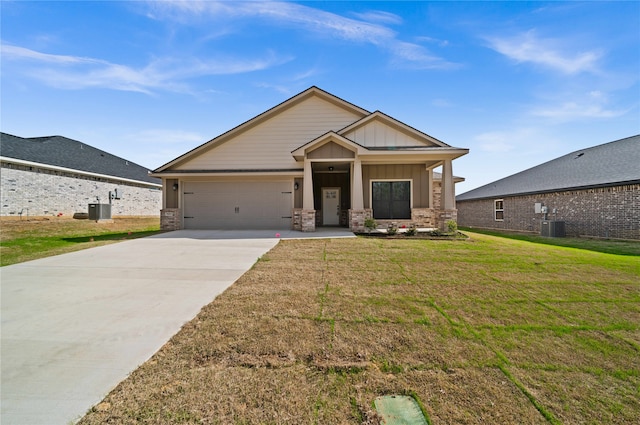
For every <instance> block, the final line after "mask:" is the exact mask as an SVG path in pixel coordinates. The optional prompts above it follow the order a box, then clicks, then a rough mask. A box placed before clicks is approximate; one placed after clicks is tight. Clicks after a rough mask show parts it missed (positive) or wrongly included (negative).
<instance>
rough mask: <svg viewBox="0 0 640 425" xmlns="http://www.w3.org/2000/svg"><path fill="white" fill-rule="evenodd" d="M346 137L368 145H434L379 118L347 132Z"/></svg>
mask: <svg viewBox="0 0 640 425" xmlns="http://www.w3.org/2000/svg"><path fill="white" fill-rule="evenodd" d="M344 137H346V138H347V139H350V140H353V141H354V142H356V143H357V144H359V145H361V146H366V147H389V146H422V145H425V146H432V145H427V144H426V143H425V141H424V139H418V138H417V137H414V136H411V135H409V134H407V133H404V132H402V131H400V130H398V129H395V128H393V127H391V126H389V125H387V124H385V123H382V122H380V121H377V120H372V121H370V122H368V123H366V124H364V125H363V126H361V127H358V128H356V129H355V130H353V131H350V132H348V133H345V134H344Z"/></svg>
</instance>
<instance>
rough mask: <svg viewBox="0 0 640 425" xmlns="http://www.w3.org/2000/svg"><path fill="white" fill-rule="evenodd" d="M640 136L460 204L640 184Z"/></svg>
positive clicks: (482, 190) (530, 172)
mask: <svg viewBox="0 0 640 425" xmlns="http://www.w3.org/2000/svg"><path fill="white" fill-rule="evenodd" d="M638 164H640V135H636V136H632V137H627V138H625V139H621V140H616V141H613V142H609V143H605V144H602V145H598V146H594V147H592V148H587V149H581V150H578V151H575V152H571V153H569V154H567V155H564V156H561V157H559V158H556V159H554V160H551V161H549V162H545V163H544V164H541V165H538V166H535V167H533V168H529V169H527V170H525V171H521V172H519V173H517V174H514V175H512V176H509V177H505V178H503V179H500V180H496V181H495V182H493V183H489V184H486V185H484V186H482V187H479V188H477V189H473V190H471V191H469V192H465V193H463V194H461V195H459V196H457V197H456V200H457V201H465V200H471V199H483V198H499V197H503V196H509V195H525V194H532V193H543V192H555V191H559V190H574V189H584V188H592V187H606V186H614V185H620V184H634V183H640V166H638Z"/></svg>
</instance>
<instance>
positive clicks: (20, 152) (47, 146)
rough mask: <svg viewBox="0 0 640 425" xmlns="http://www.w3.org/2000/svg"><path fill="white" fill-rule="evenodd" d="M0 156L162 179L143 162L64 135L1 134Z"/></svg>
mask: <svg viewBox="0 0 640 425" xmlns="http://www.w3.org/2000/svg"><path fill="white" fill-rule="evenodd" d="M0 155H1V156H2V158H3V160H4V161H7V160H8V159H16V160H19V161H26V162H30V163H37V164H42V165H49V166H54V167H61V168H66V169H70V170H77V171H82V172H85V173H90V174H100V175H104V176H112V177H116V178H123V179H127V180H135V181H139V182H144V183H153V184H155V185H159V184H160V182H161V180H160V179H158V178H156V177H151V176H149V171H150V170H149V169H147V168H145V167H143V166H141V165H138V164H135V163H133V162H131V161H127V160H126V159H123V158H120V157H117V156H115V155H112V154H110V153H108V152H105V151H102V150H100V149H96V148H94V147H92V146H89V145H87V144H85V143H82V142H78V141H77V140H73V139H68V138H66V137H62V136H48V137H32V138H23V137H18V136H14V135H11V134H7V133H0Z"/></svg>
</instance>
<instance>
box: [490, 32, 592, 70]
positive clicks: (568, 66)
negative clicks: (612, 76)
mask: <svg viewBox="0 0 640 425" xmlns="http://www.w3.org/2000/svg"><path fill="white" fill-rule="evenodd" d="M487 40H488V42H489V47H491V48H492V49H493V50H495V51H497V52H499V53H501V54H503V55H505V56H507V57H509V58H511V59H513V60H515V61H516V62H520V63H522V62H531V63H534V64H538V65H542V66H545V67H547V68H551V69H554V70H557V71H560V72H562V73H565V74H570V75H572V74H578V73H582V72H596V71H597V65H598V61H599V60H600V58H601V57H602V52H601V51H599V50H586V51H576V50H577V49H575V48H571V47H564V49H563V42H562V41H561V40H557V39H552V38H540V37H538V35H537V34H536V32H535V30H531V31H527V32H525V33H522V34H519V35H517V36H515V37H504V38H500V37H490V38H487Z"/></svg>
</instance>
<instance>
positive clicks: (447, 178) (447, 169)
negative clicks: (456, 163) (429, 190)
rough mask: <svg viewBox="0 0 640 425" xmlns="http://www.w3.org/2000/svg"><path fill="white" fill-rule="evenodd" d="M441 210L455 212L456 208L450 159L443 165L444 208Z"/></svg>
mask: <svg viewBox="0 0 640 425" xmlns="http://www.w3.org/2000/svg"><path fill="white" fill-rule="evenodd" d="M440 208H441V209H443V210H453V209H455V208H456V198H455V189H454V187H453V170H452V166H451V160H450V159H445V160H444V163H443V164H442V206H441V207H440Z"/></svg>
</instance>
